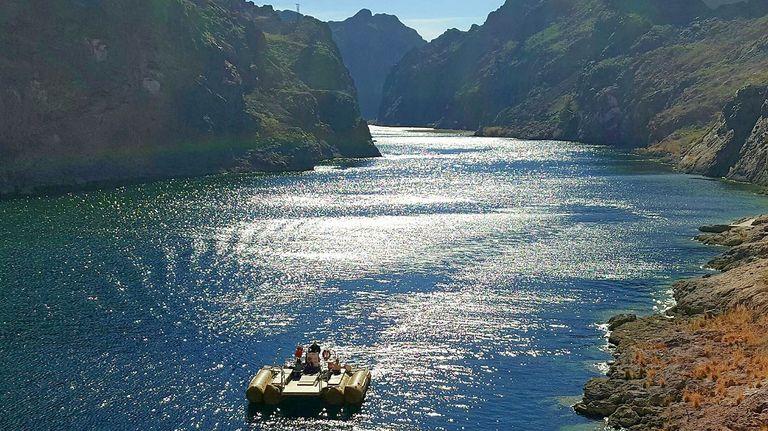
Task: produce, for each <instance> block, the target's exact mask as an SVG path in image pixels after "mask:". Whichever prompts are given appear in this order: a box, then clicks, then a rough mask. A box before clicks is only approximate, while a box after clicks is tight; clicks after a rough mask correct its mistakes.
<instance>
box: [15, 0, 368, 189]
mask: <svg viewBox="0 0 768 431" xmlns="http://www.w3.org/2000/svg"><path fill="white" fill-rule="evenodd" d="M0 22H1V23H2V32H0V47H2V49H1V50H0V82H2V88H0V116H1V117H2V118H3V121H2V122H0V159H1V160H2V161H3V163H2V164H1V165H0V194H8V193H18V192H24V193H26V192H31V191H33V190H35V189H38V188H45V187H51V186H62V187H69V186H75V185H80V184H85V183H91V182H104V181H110V182H111V181H129V180H130V181H132V180H137V179H148V178H160V177H171V176H187V175H200V174H207V173H214V172H219V171H223V170H284V169H307V168H311V167H312V166H313V164H314V163H316V162H317V161H318V160H321V159H324V158H329V157H335V156H372V155H377V154H378V151H377V150H376V148H375V147H374V146H373V144H372V142H371V138H370V135H369V132H368V130H367V127H366V125H365V122H364V121H363V120H361V118H360V115H359V111H358V106H357V102H356V97H355V89H354V85H353V82H352V80H351V78H350V76H349V74H348V72H347V70H346V68H345V67H344V65H343V63H342V61H341V57H340V55H339V53H338V51H337V48H336V46H335V44H334V43H333V41H332V39H331V32H330V29H329V28H328V27H327V26H326V25H325V24H323V23H321V22H319V21H316V20H314V19H305V20H302V21H301V23H299V24H294V25H287V24H284V23H282V21H280V20H279V19H278V17H277V15H276V14H275V13H274V11H273V10H272V8H271V7H257V6H254V5H253V4H251V3H247V2H245V1H244V0H215V1H213V0H210V1H204V0H194V1H193V0H142V1H140V2H135V1H128V0H101V1H97V0H79V1H65V0H54V1H51V0H45V1H43V0H31V1H30V0H6V1H4V2H2V3H0Z"/></svg>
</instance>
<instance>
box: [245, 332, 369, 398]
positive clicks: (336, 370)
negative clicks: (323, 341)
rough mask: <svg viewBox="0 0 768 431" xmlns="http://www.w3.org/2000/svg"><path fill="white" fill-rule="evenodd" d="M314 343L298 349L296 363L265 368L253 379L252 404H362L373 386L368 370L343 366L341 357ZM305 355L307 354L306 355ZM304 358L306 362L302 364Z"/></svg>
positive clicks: (295, 355)
mask: <svg viewBox="0 0 768 431" xmlns="http://www.w3.org/2000/svg"><path fill="white" fill-rule="evenodd" d="M320 351H321V349H320V346H319V344H318V343H317V342H314V343H313V344H312V345H311V346H310V347H309V348H308V349H304V346H298V347H297V348H296V351H295V353H294V357H295V361H293V360H289V361H287V362H286V363H285V365H283V366H277V365H268V366H265V367H263V368H262V369H261V370H260V371H259V372H258V373H257V374H256V376H254V377H253V379H251V382H250V384H249V385H248V390H247V391H246V398H247V399H248V401H249V402H250V403H252V404H256V405H265V406H277V405H279V404H281V403H283V402H285V401H289V400H292V399H307V398H312V399H317V400H320V401H322V402H324V403H326V404H328V405H331V406H343V405H359V404H362V403H363V401H365V395H366V393H367V392H368V387H369V386H370V384H371V371H370V370H369V369H368V368H363V367H353V366H351V365H344V366H342V365H341V364H340V362H339V358H338V356H336V355H335V354H333V353H332V352H331V351H330V350H328V349H326V350H324V351H323V354H322V359H321V356H320ZM304 352H306V354H305V353H304ZM302 357H303V359H304V360H303V361H302Z"/></svg>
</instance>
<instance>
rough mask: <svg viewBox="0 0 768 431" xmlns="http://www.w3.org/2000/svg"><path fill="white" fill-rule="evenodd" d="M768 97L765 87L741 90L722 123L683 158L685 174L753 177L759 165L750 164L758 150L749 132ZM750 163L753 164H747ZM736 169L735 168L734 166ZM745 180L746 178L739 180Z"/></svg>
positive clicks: (726, 110)
mask: <svg viewBox="0 0 768 431" xmlns="http://www.w3.org/2000/svg"><path fill="white" fill-rule="evenodd" d="M767 96H768V93H767V92H766V88H765V87H745V88H742V89H741V90H739V92H738V93H737V95H736V97H735V98H734V100H732V101H730V102H728V103H727V104H726V105H725V108H724V109H723V112H722V119H721V120H720V122H719V124H718V125H717V127H714V128H713V129H712V130H711V131H710V132H709V133H707V135H706V136H704V138H703V139H701V140H700V141H699V142H698V143H696V144H694V145H693V146H692V147H691V148H690V149H689V150H688V151H687V154H685V155H684V157H683V159H682V161H681V166H682V167H683V168H684V169H686V170H687V171H689V172H695V173H702V174H705V175H710V176H716V177H726V176H728V177H731V178H736V177H744V176H745V174H746V176H753V175H754V173H753V172H752V170H753V169H755V168H757V166H754V165H755V164H759V162H757V160H754V158H755V156H756V154H755V153H756V152H759V149H758V148H750V147H760V145H758V144H756V143H755V142H754V141H755V138H754V136H753V130H754V129H755V127H756V126H757V123H758V120H760V119H761V116H762V115H763V106H764V105H765V102H766V97H767ZM748 160H753V161H748ZM737 164H738V165H740V166H741V167H740V168H736V165H737ZM742 179H747V178H742Z"/></svg>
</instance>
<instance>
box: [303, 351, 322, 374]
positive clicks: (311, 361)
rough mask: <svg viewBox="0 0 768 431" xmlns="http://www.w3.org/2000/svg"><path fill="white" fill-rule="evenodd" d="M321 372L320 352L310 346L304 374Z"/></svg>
mask: <svg viewBox="0 0 768 431" xmlns="http://www.w3.org/2000/svg"><path fill="white" fill-rule="evenodd" d="M319 372H320V354H319V353H317V352H313V351H312V349H311V348H310V351H309V353H308V354H307V364H306V365H305V366H304V374H310V375H311V374H317V373H319Z"/></svg>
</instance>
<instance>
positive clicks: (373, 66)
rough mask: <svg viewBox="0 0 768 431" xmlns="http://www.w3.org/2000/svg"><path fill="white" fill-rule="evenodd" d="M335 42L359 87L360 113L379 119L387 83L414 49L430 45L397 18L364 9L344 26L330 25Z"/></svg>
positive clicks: (346, 21) (338, 23)
mask: <svg viewBox="0 0 768 431" xmlns="http://www.w3.org/2000/svg"><path fill="white" fill-rule="evenodd" d="M328 25H330V27H331V30H333V39H334V40H335V41H336V44H337V45H338V46H339V50H340V51H341V55H342V57H343V58H344V63H345V64H346V65H347V68H348V69H349V71H350V73H351V74H352V78H353V79H354V80H355V83H356V84H357V91H358V97H359V100H360V109H361V111H362V113H363V116H364V117H365V118H369V119H375V118H376V116H377V115H378V113H379V106H380V105H381V99H382V95H383V92H384V81H385V80H386V79H387V75H388V74H389V72H390V71H391V70H392V67H394V65H395V64H397V62H399V61H400V60H401V59H402V58H403V56H405V54H407V53H408V52H409V51H411V50H413V49H414V48H419V47H422V46H424V45H426V43H427V42H426V41H424V39H422V37H421V36H419V34H418V33H417V32H416V30H414V29H412V28H409V27H406V26H405V25H404V24H403V23H402V22H400V20H399V19H397V17H396V16H393V15H385V14H376V15H373V14H372V13H371V11H370V10H368V9H363V10H361V11H360V12H358V13H357V15H355V16H353V17H351V18H349V19H347V20H345V21H341V22H329V23H328Z"/></svg>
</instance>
